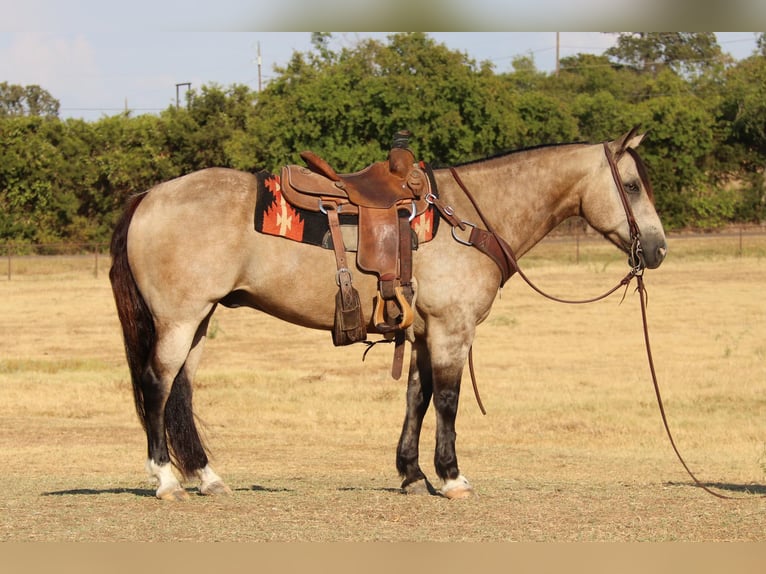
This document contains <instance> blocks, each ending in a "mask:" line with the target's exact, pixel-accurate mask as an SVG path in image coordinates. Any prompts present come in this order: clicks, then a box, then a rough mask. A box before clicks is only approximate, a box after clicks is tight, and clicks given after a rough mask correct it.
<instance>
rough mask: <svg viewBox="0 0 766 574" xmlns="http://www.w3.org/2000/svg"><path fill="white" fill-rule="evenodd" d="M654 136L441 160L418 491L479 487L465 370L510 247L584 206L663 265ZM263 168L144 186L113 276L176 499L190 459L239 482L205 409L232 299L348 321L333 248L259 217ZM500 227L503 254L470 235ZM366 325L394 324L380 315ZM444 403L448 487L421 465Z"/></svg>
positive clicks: (618, 239) (422, 376) (415, 410)
mask: <svg viewBox="0 0 766 574" xmlns="http://www.w3.org/2000/svg"><path fill="white" fill-rule="evenodd" d="M642 138H643V135H642V134H636V131H635V129H634V130H632V131H630V132H629V133H627V134H625V135H624V136H622V137H620V138H617V139H615V140H612V141H608V142H602V143H598V144H595V143H567V144H553V145H547V146H540V147H536V148H530V149H525V150H519V151H513V152H510V153H505V154H501V155H497V156H494V157H490V158H485V159H482V160H479V161H472V162H468V163H464V164H460V165H456V166H453V167H451V168H444V169H434V170H433V171H431V172H430V178H431V182H432V184H433V186H432V187H433V189H431V191H430V192H429V195H430V196H431V198H432V199H433V201H438V202H439V205H440V206H441V209H443V210H444V211H443V212H441V216H442V217H443V218H444V219H449V220H450V221H449V223H451V224H452V225H453V227H452V233H450V232H449V229H447V230H443V231H442V232H440V233H437V234H436V235H435V236H434V237H433V238H432V239H431V240H430V241H428V242H426V243H422V244H421V245H419V246H418V248H417V249H416V250H415V251H413V253H412V261H411V265H412V273H411V275H412V279H411V284H412V291H413V294H414V296H413V299H412V311H413V317H412V323H411V325H409V326H408V327H407V329H406V339H407V341H408V342H409V343H410V345H411V355H410V365H409V375H408V382H407V390H406V397H407V400H406V413H405V417H404V425H403V428H402V432H401V437H400V440H399V444H398V447H397V452H396V467H397V470H398V471H399V474H400V475H401V477H402V478H403V482H402V485H401V487H402V491H403V492H408V493H409V492H412V493H426V492H430V493H437V494H441V495H443V496H445V497H448V498H460V497H464V496H470V495H471V494H472V486H471V485H470V483H469V482H468V480H467V479H466V478H465V477H464V476H463V475H462V474H461V471H460V468H459V466H458V459H457V455H456V452H455V418H456V414H457V405H458V397H459V394H460V383H461V377H462V373H463V368H464V365H465V363H466V361H467V359H468V356H469V351H470V349H471V345H472V341H473V338H474V333H475V330H476V328H477V326H478V325H479V324H480V323H481V322H482V321H483V320H484V319H486V317H487V316H488V314H489V312H490V307H491V305H492V303H493V301H494V299H495V296H496V294H497V292H498V288H499V287H500V286H501V285H502V284H503V283H504V282H505V280H507V278H508V276H509V275H511V274H512V273H513V271H514V269H513V268H512V267H511V268H510V270H509V269H508V265H507V263H508V261H507V260H508V258H509V257H511V255H510V254H513V256H514V257H516V258H519V257H521V256H523V255H524V254H525V253H526V252H528V251H529V250H530V249H531V248H532V247H533V246H534V245H535V244H537V243H538V242H539V241H540V240H541V239H542V238H543V237H545V235H546V234H548V233H549V232H550V231H551V230H552V229H554V228H555V227H556V226H557V225H558V224H559V223H561V222H562V221H564V220H565V219H567V218H569V217H571V216H581V217H583V218H584V219H585V220H586V221H587V222H588V224H590V226H592V227H593V228H594V229H596V230H597V231H599V232H600V233H601V234H602V235H603V236H604V237H605V238H607V239H608V240H609V241H611V242H612V243H613V244H615V245H616V246H617V247H618V248H619V249H621V250H622V251H624V252H626V253H628V254H629V255H630V257H629V258H630V259H631V260H634V261H635V260H636V259H639V260H640V261H639V263H638V264H639V265H640V267H641V269H643V268H649V269H652V268H656V267H658V266H659V265H660V264H661V262H662V261H663V259H664V257H665V254H666V250H667V245H666V241H665V235H664V231H663V227H662V224H661V222H660V219H659V217H658V215H657V212H656V210H655V207H654V200H653V194H652V188H651V185H650V182H649V180H648V178H647V175H646V169H645V166H644V164H643V163H642V161H641V160H640V158H639V156H638V155H637V153H636V152H635V148H636V147H637V146H638V145H639V143H640V142H641V140H642ZM256 175H257V174H251V173H246V172H240V171H236V170H232V169H224V168H210V169H204V170H201V171H197V172H194V173H191V174H188V175H185V176H182V177H179V178H177V179H174V180H171V181H167V182H164V183H161V184H159V185H157V186H155V187H153V188H152V189H150V190H149V191H146V192H144V193H142V194H138V195H136V196H133V197H132V198H130V200H129V201H128V204H127V206H126V209H125V211H124V213H123V215H122V217H121V219H120V221H119V222H118V224H117V226H116V229H115V231H114V235H113V238H112V243H111V254H112V267H111V270H110V280H111V283H112V289H113V293H114V297H115V301H116V306H117V311H118V315H119V318H120V322H121V324H122V328H123V335H124V342H125V350H126V355H127V360H128V365H129V369H130V374H131V379H132V384H133V392H134V400H135V406H136V410H137V413H138V416H139V419H140V421H141V423H142V426H143V428H144V430H145V432H146V437H147V442H148V458H147V462H146V469H147V471H148V472H149V474H150V475H152V476H153V477H154V478H155V479H156V480H157V481H158V482H159V486H158V487H157V490H156V496H157V497H158V498H160V499H166V500H183V499H186V498H188V496H189V494H188V492H187V491H186V490H185V489H184V487H183V486H182V484H181V482H179V480H178V478H177V476H176V473H175V471H174V467H175V468H177V469H178V471H180V473H181V474H182V476H183V478H185V479H196V480H199V481H200V482H199V485H200V486H199V492H200V493H201V494H204V495H223V494H229V493H230V492H231V490H230V488H229V487H228V486H227V485H226V484H225V482H224V481H223V480H222V479H221V478H220V477H219V476H218V475H217V474H216V473H215V472H214V471H213V469H212V468H211V467H210V465H209V463H208V457H207V451H206V447H205V446H203V444H202V442H201V440H200V437H199V435H198V431H197V428H196V427H195V422H194V415H193V409H192V381H193V378H194V374H195V370H196V369H197V366H198V364H199V361H200V355H201V353H202V349H203V345H204V342H205V337H206V332H207V327H208V324H209V322H210V319H211V316H212V315H213V312H214V311H215V309H216V306H217V305H219V304H221V305H224V306H227V307H238V306H246V307H251V308H253V309H257V310H260V311H263V312H266V313H269V314H270V315H273V316H275V317H278V318H280V319H283V320H285V321H289V322H291V323H295V324H297V325H301V326H304V327H308V328H312V329H321V330H327V331H331V330H332V329H333V327H334V322H335V314H336V308H335V298H336V293H337V289H338V285H337V284H336V273H335V260H334V257H333V251H332V249H322V248H319V247H316V246H314V245H308V244H305V243H300V242H296V241H285V240H284V239H282V238H279V237H275V236H273V235H268V234H264V233H260V232H258V231H256V230H255V229H254V224H253V218H254V216H253V213H254V210H255V207H256V196H257V177H256ZM468 190H470V192H469V191H468ZM437 197H438V200H437ZM445 227H446V226H445ZM490 228H491V231H492V233H491V239H492V240H493V241H494V243H495V247H496V248H497V247H498V246H501V248H500V249H495V250H494V251H495V252H496V253H495V255H496V256H495V257H491V256H489V255H488V253H487V252H485V251H482V250H480V249H474V248H471V245H472V241H471V237H473V235H471V236H469V235H467V233H468V232H471V233H473V231H472V230H474V231H475V230H479V231H487V230H488V229H490ZM639 230H640V231H639ZM487 235H489V234H486V233H485V236H487ZM637 237H640V249H637V248H636V247H637V243H638V241H637ZM490 251H491V250H490ZM497 252H500V254H501V255H500V256H497ZM503 260H505V263H504V262H503ZM351 266H352V267H353V265H351ZM354 271H355V274H354V286H355V288H356V289H357V290H358V294H359V301H360V304H361V307H362V316H364V317H367V318H370V317H372V315H373V312H374V309H373V305H374V303H373V302H374V300H375V298H376V296H377V295H378V289H379V285H378V282H377V281H376V278H375V277H374V276H373V275H371V274H368V273H364V272H362V271H360V270H359V268H358V267H357V268H355V269H354ZM298 278H300V280H297V279H298ZM366 329H367V330H368V331H370V332H378V331H376V327H375V324H374V322H372V321H369V322H368V323H367V325H366ZM430 403H433V406H434V410H435V412H436V447H435V455H434V466H435V470H436V474H437V475H438V478H439V479H440V481H441V483H440V485H437V486H440V488H439V489H438V490H436V489H435V488H434V487H433V486H432V485H431V483H430V482H429V481H428V480H427V479H426V475H425V474H424V473H423V471H422V470H421V467H420V465H419V438H420V431H421V425H422V422H423V418H424V416H425V414H426V411H427V410H428V407H429V404H430Z"/></svg>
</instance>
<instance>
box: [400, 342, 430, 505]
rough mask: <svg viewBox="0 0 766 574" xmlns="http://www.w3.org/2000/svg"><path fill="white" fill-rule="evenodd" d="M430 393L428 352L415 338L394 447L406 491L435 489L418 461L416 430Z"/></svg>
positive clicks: (423, 414) (417, 433) (414, 491)
mask: <svg viewBox="0 0 766 574" xmlns="http://www.w3.org/2000/svg"><path fill="white" fill-rule="evenodd" d="M432 394H433V379H432V376H431V356H430V354H429V353H428V348H427V347H426V345H425V342H424V341H422V340H420V339H418V340H416V341H415V342H414V343H413V345H412V354H411V358H410V372H409V378H408V381H407V411H406V414H405V416H404V426H403V427H402V434H401V436H400V437H399V446H398V447H397V449H396V469H397V470H398V471H399V474H400V475H401V476H402V477H403V478H404V480H403V481H402V491H404V492H405V493H407V494H434V493H435V490H434V488H433V487H432V486H431V484H430V483H429V482H428V479H427V478H426V475H425V474H424V473H423V471H422V470H421V469H420V463H419V453H420V448H419V444H420V431H421V429H422V427H423V418H424V417H425V414H426V411H428V405H429V404H430V403H431V396H432Z"/></svg>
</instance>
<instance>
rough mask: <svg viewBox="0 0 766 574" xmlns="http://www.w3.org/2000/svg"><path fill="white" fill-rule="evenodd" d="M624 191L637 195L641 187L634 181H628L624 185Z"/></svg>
mask: <svg viewBox="0 0 766 574" xmlns="http://www.w3.org/2000/svg"><path fill="white" fill-rule="evenodd" d="M625 191H627V192H628V193H638V192H639V191H641V186H640V185H638V183H636V182H635V181H629V182H628V183H626V184H625Z"/></svg>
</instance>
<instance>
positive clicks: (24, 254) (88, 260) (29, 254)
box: [0, 243, 111, 281]
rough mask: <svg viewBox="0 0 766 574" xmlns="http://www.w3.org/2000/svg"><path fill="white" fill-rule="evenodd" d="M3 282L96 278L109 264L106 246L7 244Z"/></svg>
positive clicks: (97, 244) (4, 251) (4, 253)
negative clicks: (35, 278)
mask: <svg viewBox="0 0 766 574" xmlns="http://www.w3.org/2000/svg"><path fill="white" fill-rule="evenodd" d="M0 253H2V256H3V259H4V260H5V269H4V271H5V272H4V273H3V275H2V277H3V279H5V280H7V281H10V280H11V279H14V278H15V279H19V278H34V277H50V276H87V275H89V274H90V275H92V276H93V277H94V278H98V277H99V276H101V275H103V274H104V273H105V272H106V271H107V270H108V268H109V265H110V264H111V259H110V257H109V246H108V244H106V243H25V244H17V243H6V244H5V245H3V247H2V251H0Z"/></svg>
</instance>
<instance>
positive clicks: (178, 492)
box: [157, 487, 189, 502]
mask: <svg viewBox="0 0 766 574" xmlns="http://www.w3.org/2000/svg"><path fill="white" fill-rule="evenodd" d="M157 498H159V499H160V500H170V501H171V502H183V501H186V500H189V493H188V492H186V491H185V490H184V489H183V488H181V487H178V488H173V489H171V490H167V491H165V492H160V491H159V490H158V491H157Z"/></svg>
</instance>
